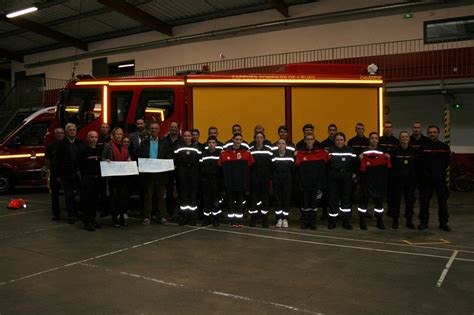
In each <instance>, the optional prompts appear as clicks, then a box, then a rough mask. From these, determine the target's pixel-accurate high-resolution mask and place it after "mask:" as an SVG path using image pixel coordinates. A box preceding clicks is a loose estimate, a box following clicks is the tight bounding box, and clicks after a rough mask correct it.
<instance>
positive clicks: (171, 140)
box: [164, 121, 182, 218]
mask: <svg viewBox="0 0 474 315" xmlns="http://www.w3.org/2000/svg"><path fill="white" fill-rule="evenodd" d="M168 129H169V132H168V134H167V135H166V137H165V138H164V139H165V140H166V141H167V146H168V148H169V149H170V150H171V152H174V150H176V147H177V146H178V144H179V143H181V142H182V138H181V136H180V135H179V123H178V122H177V121H172V122H170V124H169V126H168ZM177 185H178V183H177V173H176V170H174V171H171V172H169V173H168V182H167V183H166V187H165V188H166V211H167V212H168V216H169V217H170V218H172V217H173V215H174V210H175V208H176V204H177V203H176V195H175V187H177Z"/></svg>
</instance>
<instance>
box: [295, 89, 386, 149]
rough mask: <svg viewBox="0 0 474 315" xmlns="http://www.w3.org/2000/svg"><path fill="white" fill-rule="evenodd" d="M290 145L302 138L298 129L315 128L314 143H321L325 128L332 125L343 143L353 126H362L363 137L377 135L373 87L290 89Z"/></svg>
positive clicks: (324, 136) (376, 100) (348, 136)
mask: <svg viewBox="0 0 474 315" xmlns="http://www.w3.org/2000/svg"><path fill="white" fill-rule="evenodd" d="M291 104H292V107H291V108H292V112H291V117H292V132H293V140H294V142H296V141H299V140H300V139H301V138H302V134H303V133H302V127H303V125H304V124H307V123H310V124H313V125H314V126H315V133H316V139H318V140H319V141H322V140H325V139H326V138H327V136H328V134H327V126H328V125H329V124H332V123H334V124H336V125H337V127H338V131H342V132H344V133H345V134H346V138H347V140H349V139H350V138H352V137H353V136H354V134H355V132H354V127H355V124H356V123H358V122H361V123H363V124H364V125H365V130H366V136H368V134H369V132H372V131H375V132H378V131H379V128H378V117H379V116H378V113H379V110H378V107H379V106H378V105H379V104H378V89H377V88H376V87H293V88H292V89H291Z"/></svg>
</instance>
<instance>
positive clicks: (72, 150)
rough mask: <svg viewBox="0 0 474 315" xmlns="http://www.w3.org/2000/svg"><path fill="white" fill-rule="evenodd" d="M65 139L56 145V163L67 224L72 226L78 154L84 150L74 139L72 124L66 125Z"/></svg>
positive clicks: (74, 212)
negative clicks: (62, 192) (63, 196)
mask: <svg viewBox="0 0 474 315" xmlns="http://www.w3.org/2000/svg"><path fill="white" fill-rule="evenodd" d="M65 130H66V138H65V139H63V140H62V141H61V142H59V143H58V146H57V150H56V158H57V163H58V165H59V174H58V178H57V180H58V182H59V183H60V184H61V185H62V187H63V189H64V195H65V199H66V209H67V213H68V223H69V224H74V223H75V221H76V220H75V217H76V208H77V207H76V198H75V195H74V192H75V191H79V188H80V179H79V157H80V155H79V153H80V152H81V151H82V150H83V148H84V142H82V140H81V139H78V138H76V133H77V128H76V125H74V124H72V123H68V124H66V127H65Z"/></svg>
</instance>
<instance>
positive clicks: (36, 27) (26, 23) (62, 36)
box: [0, 16, 88, 51]
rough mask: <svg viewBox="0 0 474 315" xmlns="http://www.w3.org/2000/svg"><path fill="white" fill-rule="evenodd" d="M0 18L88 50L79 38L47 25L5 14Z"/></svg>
mask: <svg viewBox="0 0 474 315" xmlns="http://www.w3.org/2000/svg"><path fill="white" fill-rule="evenodd" d="M0 19H1V20H2V21H5V22H7V23H10V24H13V25H15V26H18V27H21V28H23V29H25V30H28V31H30V32H33V33H36V34H39V35H42V36H45V37H49V38H52V39H54V40H57V41H58V42H63V43H67V44H69V45H71V46H74V47H77V48H79V49H82V50H85V51H87V50H88V47H87V43H85V42H83V41H81V40H80V39H77V38H75V37H72V36H69V35H66V34H64V33H61V32H58V31H55V30H53V29H51V28H49V27H47V26H44V25H42V24H39V23H36V22H33V21H30V20H27V19H24V18H21V17H16V18H13V19H9V18H7V17H5V16H0Z"/></svg>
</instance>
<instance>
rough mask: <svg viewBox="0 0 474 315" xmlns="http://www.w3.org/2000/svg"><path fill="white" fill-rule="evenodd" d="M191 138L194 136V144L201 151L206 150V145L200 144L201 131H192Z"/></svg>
mask: <svg viewBox="0 0 474 315" xmlns="http://www.w3.org/2000/svg"><path fill="white" fill-rule="evenodd" d="M191 136H192V143H193V144H195V145H196V146H197V147H198V149H199V150H201V151H202V150H204V147H205V145H204V144H203V143H201V142H199V138H200V137H201V133H200V132H199V129H196V128H194V129H191Z"/></svg>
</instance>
